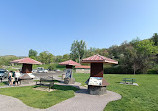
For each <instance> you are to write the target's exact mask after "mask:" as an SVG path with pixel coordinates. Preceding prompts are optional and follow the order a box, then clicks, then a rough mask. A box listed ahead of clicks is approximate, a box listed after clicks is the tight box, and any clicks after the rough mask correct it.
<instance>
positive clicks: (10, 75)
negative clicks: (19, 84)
mask: <svg viewBox="0 0 158 111" xmlns="http://www.w3.org/2000/svg"><path fill="white" fill-rule="evenodd" d="M8 82H9V86H10V85H13V83H12V71H10V72H9V73H8Z"/></svg>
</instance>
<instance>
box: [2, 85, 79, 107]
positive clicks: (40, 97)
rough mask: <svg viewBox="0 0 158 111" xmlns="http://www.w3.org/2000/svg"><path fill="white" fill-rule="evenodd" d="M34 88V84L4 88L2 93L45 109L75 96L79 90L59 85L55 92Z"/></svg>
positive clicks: (56, 86)
mask: <svg viewBox="0 0 158 111" xmlns="http://www.w3.org/2000/svg"><path fill="white" fill-rule="evenodd" d="M32 88H33V86H29V87H14V88H13V87H12V88H2V89H0V94H3V95H7V96H13V97H15V98H18V99H20V100H21V101H23V103H25V104H26V105H28V106H31V107H35V108H41V109H44V108H48V107H51V106H53V105H55V104H57V103H59V102H61V101H64V100H66V99H68V98H71V97H73V96H74V91H76V90H78V89H77V88H75V87H71V86H59V85H55V86H54V88H55V89H57V91H53V92H46V91H38V90H33V89H32Z"/></svg>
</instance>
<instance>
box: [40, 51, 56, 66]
mask: <svg viewBox="0 0 158 111" xmlns="http://www.w3.org/2000/svg"><path fill="white" fill-rule="evenodd" d="M38 60H39V61H41V62H42V63H45V64H50V63H52V62H53V60H54V55H53V54H51V53H50V52H48V51H44V52H41V53H40V54H39V56H38Z"/></svg>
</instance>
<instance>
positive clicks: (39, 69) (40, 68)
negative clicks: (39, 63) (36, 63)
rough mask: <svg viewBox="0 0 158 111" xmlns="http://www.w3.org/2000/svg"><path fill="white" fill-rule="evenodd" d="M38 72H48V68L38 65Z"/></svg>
mask: <svg viewBox="0 0 158 111" xmlns="http://www.w3.org/2000/svg"><path fill="white" fill-rule="evenodd" d="M37 72H38V73H48V70H46V69H44V68H43V67H38V68H37Z"/></svg>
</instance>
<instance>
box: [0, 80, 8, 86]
mask: <svg viewBox="0 0 158 111" xmlns="http://www.w3.org/2000/svg"><path fill="white" fill-rule="evenodd" d="M0 84H2V85H8V81H4V82H0Z"/></svg>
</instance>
